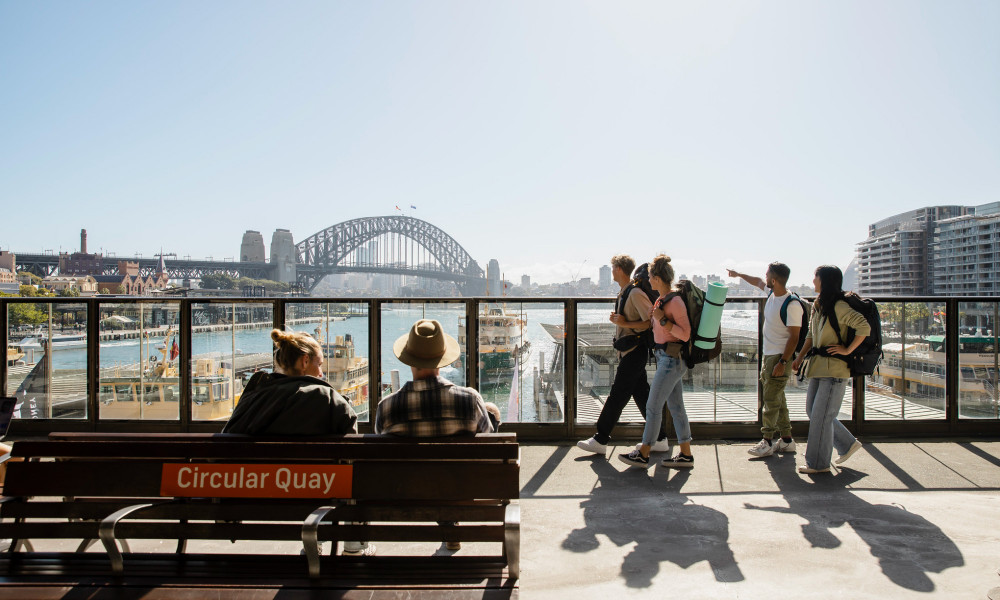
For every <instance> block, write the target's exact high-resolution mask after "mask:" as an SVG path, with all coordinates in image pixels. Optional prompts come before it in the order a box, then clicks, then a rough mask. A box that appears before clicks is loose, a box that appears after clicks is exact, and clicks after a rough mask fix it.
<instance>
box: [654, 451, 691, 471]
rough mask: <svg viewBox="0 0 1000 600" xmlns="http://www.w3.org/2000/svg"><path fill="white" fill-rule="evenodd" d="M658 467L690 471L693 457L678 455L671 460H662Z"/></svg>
mask: <svg viewBox="0 0 1000 600" xmlns="http://www.w3.org/2000/svg"><path fill="white" fill-rule="evenodd" d="M660 465H661V466H664V467H675V468H682V469H690V468H691V467H693V466H694V457H693V456H684V455H683V454H678V455H677V456H675V457H673V458H664V459H663V461H662V462H660Z"/></svg>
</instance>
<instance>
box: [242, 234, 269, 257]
mask: <svg viewBox="0 0 1000 600" xmlns="http://www.w3.org/2000/svg"><path fill="white" fill-rule="evenodd" d="M240 261H242V262H264V261H265V257H264V236H262V235H261V234H260V232H259V231H253V230H251V229H248V230H247V231H246V232H244V233H243V241H242V243H240Z"/></svg>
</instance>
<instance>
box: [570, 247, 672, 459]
mask: <svg viewBox="0 0 1000 600" xmlns="http://www.w3.org/2000/svg"><path fill="white" fill-rule="evenodd" d="M634 270H635V261H634V260H632V257H630V256H627V255H625V254H619V255H617V256H614V257H612V259H611V277H612V278H613V279H614V280H615V283H617V284H618V286H619V287H620V288H621V290H620V291H619V292H618V298H617V299H616V300H615V311H614V312H613V313H611V317H610V318H609V320H610V321H611V322H612V323H614V324H615V339H619V338H622V337H624V336H628V335H632V334H633V333H639V332H640V331H644V330H646V329H649V311H650V310H651V309H652V308H653V303H652V302H651V301H650V299H649V296H647V295H646V292H644V291H642V290H641V289H639V287H638V286H632V289H631V290H629V292H628V296H627V297H625V289H626V288H627V287H628V284H629V282H630V281H631V277H632V272H633V271H634ZM648 358H649V354H648V352H647V350H646V346H645V345H643V344H639V345H638V346H636V347H633V348H630V349H628V350H620V351H618V369H617V370H616V371H615V379H614V381H613V382H612V384H611V391H610V392H608V398H607V400H605V401H604V407H603V408H601V415H600V416H599V417H598V418H597V433H596V434H594V437H592V438H589V439H586V440H582V441H579V442H577V443H576V445H577V447H579V448H582V449H583V450H586V451H587V452H593V453H594V454H601V455H605V454H607V452H608V441H610V439H611V430H612V429H614V427H615V425H617V424H618V419H620V418H621V416H622V411H623V410H625V405H626V404H628V399H629V398H632V399H633V400H634V401H635V405H636V406H637V407H638V408H639V413H640V414H642V416H643V418H645V416H646V402H647V400H648V399H649V380H648V379H647V378H646V361H647V360H648ZM664 415H666V411H664ZM664 420H665V417H664ZM651 450H652V451H653V452H668V451H669V450H670V442H669V441H668V440H667V430H666V428H665V427H664V426H663V422H662V421H661V423H660V432H659V435H658V436H657V438H656V443H655V444H653V446H652V448H651Z"/></svg>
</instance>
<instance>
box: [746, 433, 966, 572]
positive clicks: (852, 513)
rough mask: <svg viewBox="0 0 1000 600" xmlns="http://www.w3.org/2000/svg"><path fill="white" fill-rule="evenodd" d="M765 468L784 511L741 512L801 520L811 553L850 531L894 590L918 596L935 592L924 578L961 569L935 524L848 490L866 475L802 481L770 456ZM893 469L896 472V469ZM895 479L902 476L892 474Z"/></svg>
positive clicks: (789, 461) (788, 464)
mask: <svg viewBox="0 0 1000 600" xmlns="http://www.w3.org/2000/svg"><path fill="white" fill-rule="evenodd" d="M869 452H871V450H870V449H869ZM766 463H767V468H768V471H769V472H770V473H771V476H772V477H773V479H774V482H775V483H776V484H777V485H778V489H779V490H780V491H781V494H782V495H783V496H784V498H785V501H786V502H787V503H788V506H787V507H783V506H756V505H753V504H750V503H747V504H745V505H744V506H745V507H746V508H747V509H750V510H766V511H772V512H777V513H782V514H789V515H797V516H799V517H801V518H803V519H805V520H806V521H808V522H807V523H806V524H804V525H802V535H803V537H805V539H806V541H808V542H809V543H810V544H811V546H812V547H813V548H821V549H833V548H837V547H838V546H840V544H841V540H840V539H839V538H838V537H837V536H836V535H835V534H834V531H833V530H834V529H836V528H838V527H841V526H843V525H845V524H846V525H850V527H851V528H852V529H853V530H854V532H855V533H856V534H857V535H858V537H860V538H861V539H862V540H864V542H865V543H866V544H868V547H869V548H870V551H871V555H872V556H874V557H875V558H876V559H878V563H879V567H881V569H882V572H883V573H884V574H885V576H886V577H888V578H889V580H890V581H892V582H893V583H895V584H896V585H898V586H900V587H903V588H906V589H909V590H914V591H917V592H932V591H934V582H933V581H932V580H931V578H930V577H928V575H927V574H928V573H940V572H942V571H944V570H945V569H948V568H950V567H961V566H962V565H964V564H965V561H964V558H963V556H962V553H961V551H960V550H959V549H958V546H956V545H955V543H954V542H953V541H952V540H951V538H949V537H948V536H947V535H945V534H944V532H943V531H941V528H940V527H938V526H937V525H935V524H934V523H931V522H930V521H928V520H927V519H925V518H924V517H922V516H920V515H918V514H916V513H912V512H910V511H908V510H907V509H906V507H905V506H902V505H899V504H891V505H889V504H872V503H870V502H867V501H865V500H863V499H862V498H859V497H858V496H857V495H856V494H855V493H854V492H853V491H852V490H850V489H848V486H850V485H852V484H854V483H857V482H858V481H861V480H862V479H864V478H865V477H866V476H867V474H866V473H863V472H861V471H855V470H852V469H842V470H841V471H840V472H839V473H838V474H836V475H833V476H831V475H829V474H825V473H823V474H817V475H814V476H812V477H811V478H810V479H806V478H803V477H802V476H801V475H799V474H798V473H797V472H796V466H795V457H794V455H782V456H772V457H770V458H768V459H767V461H766ZM896 469H897V470H900V469H898V466H896ZM893 474H894V475H897V476H898V475H899V474H900V473H897V472H896V471H893ZM903 474H904V475H905V473H903ZM906 478H907V479H909V480H912V479H913V478H912V477H909V476H907V477H906Z"/></svg>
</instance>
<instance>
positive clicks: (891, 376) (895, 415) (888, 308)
mask: <svg viewBox="0 0 1000 600" xmlns="http://www.w3.org/2000/svg"><path fill="white" fill-rule="evenodd" d="M879 314H880V316H881V317H882V353H883V355H884V356H883V359H882V363H881V364H880V365H879V369H878V371H876V372H875V374H874V375H872V376H871V377H866V378H865V414H864V418H865V420H867V421H886V420H897V419H902V418H903V411H904V407H903V403H904V399H903V379H902V378H903V377H904V373H903V371H904V368H905V365H904V364H903V303H902V302H883V303H881V304H879Z"/></svg>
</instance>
